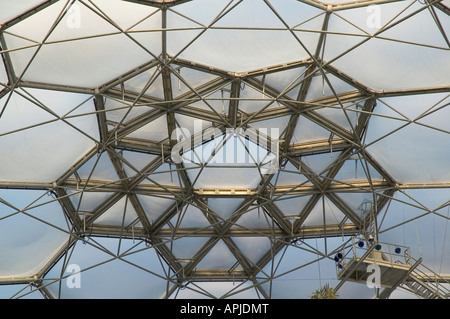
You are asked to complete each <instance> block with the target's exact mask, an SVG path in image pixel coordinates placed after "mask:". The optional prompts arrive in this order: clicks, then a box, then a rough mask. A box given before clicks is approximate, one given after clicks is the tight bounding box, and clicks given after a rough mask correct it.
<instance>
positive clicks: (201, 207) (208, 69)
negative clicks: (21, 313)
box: [0, 0, 450, 298]
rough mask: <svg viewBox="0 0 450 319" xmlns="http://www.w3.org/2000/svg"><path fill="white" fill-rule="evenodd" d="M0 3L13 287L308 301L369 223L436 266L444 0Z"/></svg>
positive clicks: (442, 175)
mask: <svg viewBox="0 0 450 319" xmlns="http://www.w3.org/2000/svg"><path fill="white" fill-rule="evenodd" d="M2 5H4V6H5V11H3V12H5V15H4V16H1V19H2V25H1V29H0V43H1V50H0V52H1V54H2V60H3V64H2V65H1V69H0V82H1V86H2V87H1V91H0V98H1V99H0V101H1V104H0V107H1V109H0V112H1V113H0V115H1V116H0V146H1V149H2V153H1V155H0V164H1V165H0V205H1V206H0V207H1V212H0V229H1V233H0V238H2V240H1V244H0V245H1V249H2V250H1V251H0V254H1V261H0V282H1V283H2V284H4V286H2V287H8V289H9V287H11V285H12V284H16V285H18V284H20V286H19V287H20V289H22V288H23V287H25V288H24V289H25V290H24V291H27V289H28V288H30V289H31V292H33V293H34V292H40V293H42V294H43V295H44V296H45V297H51V298H53V297H60V298H73V297H105V296H106V297H129V296H132V297H149V298H159V297H163V298H176V297H183V296H192V295H193V296H206V297H231V296H251V297H263V298H277V297H283V298H302V297H306V296H307V294H309V293H311V292H312V291H313V290H314V289H313V287H315V286H316V287H317V286H319V285H320V284H321V283H322V282H323V281H324V280H335V273H333V271H334V267H335V264H334V261H333V257H334V255H335V254H336V252H338V251H341V250H342V249H343V247H345V246H346V245H348V243H349V238H351V237H352V236H355V235H364V236H365V235H368V234H371V235H374V236H376V237H377V238H378V237H380V238H381V239H387V240H390V241H394V242H401V243H402V244H404V243H408V244H409V245H411V246H414V247H416V249H415V252H416V253H418V254H423V251H421V250H422V249H423V247H425V246H426V245H434V246H429V247H431V248H432V249H431V248H430V251H431V250H433V251H434V255H433V256H428V257H429V258H428V257H427V258H424V261H425V262H426V263H427V264H428V265H430V264H431V265H432V266H433V271H436V272H437V273H438V274H439V275H441V276H442V277H441V278H443V280H444V279H445V278H446V277H445V273H446V270H445V269H446V267H445V266H448V260H447V259H448V258H447V257H446V256H445V254H444V252H445V251H446V249H447V247H446V240H447V239H446V236H445V234H446V229H447V228H446V227H447V220H448V217H449V215H448V207H449V200H448V198H449V196H448V195H449V192H448V188H449V185H450V184H449V183H450V181H449V179H450V175H449V172H448V170H446V169H447V167H448V164H447V163H448V160H449V159H450V153H449V150H450V147H449V146H450V142H449V141H450V139H449V130H448V123H447V120H446V119H447V118H448V117H449V107H448V105H449V101H450V98H449V92H450V87H449V82H450V78H449V76H448V74H450V64H449V63H450V59H449V57H450V55H449V50H450V42H449V38H448V34H449V33H450V31H449V30H450V19H449V14H450V9H449V8H450V5H449V3H448V1H425V2H420V1H363V2H353V1H329V3H327V2H319V1H294V0H291V1H274V0H271V1H252V0H245V1H219V0H217V1H216V0H215V1H203V2H202V1H201V0H200V1H197V0H195V1H176V0H175V1H150V0H149V1H145V0H141V1H119V0H117V1H94V0H92V1H71V0H69V1H34V2H33V5H32V6H31V5H30V2H27V3H25V2H24V3H22V2H21V1H9V2H8V1H6V2H5V4H2ZM6 9H7V10H6ZM274 129H276V132H278V133H279V134H277V135H276V136H275V135H271V132H272V130H274ZM173 132H175V133H173ZM186 142H187V144H183V146H184V148H181V149H177V148H176V147H177V146H180V143H186ZM228 146H230V147H228ZM175 149H176V150H177V152H174V150H175ZM178 150H180V151H181V152H178ZM175 154H176V155H181V158H182V160H181V161H175V160H174V155H175ZM239 154H245V156H243V157H242V158H241V157H240V155H239ZM261 154H263V156H260V155H261ZM268 159H269V160H270V162H271V163H276V166H275V169H272V170H269V171H266V170H264V168H265V165H266V164H267V161H268ZM430 225H431V226H430ZM436 226H437V227H438V228H439V229H436ZM430 227H433V230H432V233H433V234H434V235H433V238H432V239H433V240H432V243H430V242H429V241H430V238H431V236H430V235H429V234H430V232H429V231H430ZM419 229H420V232H419ZM419 233H420V234H419ZM425 242H427V244H425ZM422 246H423V247H422ZM436 247H439V254H438V253H437V252H436V251H437V250H438V248H436ZM74 265H75V266H79V268H76V269H78V271H80V273H78V274H80V275H81V278H83V279H82V283H83V287H82V288H79V287H69V285H66V282H67V281H68V280H69V279H70V280H72V279H73V277H71V273H70V272H68V269H73V268H71V267H72V266H74ZM447 268H448V267H447ZM330 271H332V272H331V275H330ZM324 273H327V275H326V276H325V277H326V279H322V277H321V276H322V274H324ZM108 274H109V275H108ZM430 276H431V275H430ZM299 278H300V279H299ZM330 278H333V279H330ZM312 279H314V280H312ZM295 280H304V281H305V280H311V283H312V284H311V285H303V287H304V288H301V287H298V286H295V287H291V286H289V287H287V286H286V285H287V282H289V283H290V282H295ZM211 282H213V283H215V285H211V284H210V283H211ZM23 285H24V286H23ZM86 286H87V287H88V288H86ZM14 287H17V286H14ZM118 287H121V289H118ZM217 287H220V288H217ZM109 288H111V289H109ZM363 288H365V287H363ZM217 289H218V290H219V292H217V294H216V292H215V291H216V290H217ZM357 290H358V289H356V290H354V291H357ZM24 291H21V290H20V292H19V293H18V295H21V294H23V292H24ZM368 291H369V295H370V294H373V290H370V289H369V290H368ZM358 293H359V292H358ZM366 293H367V291H366ZM29 294H30V293H29V292H28V293H25V295H29ZM32 295H33V294H32ZM350 295H351V294H350Z"/></svg>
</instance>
